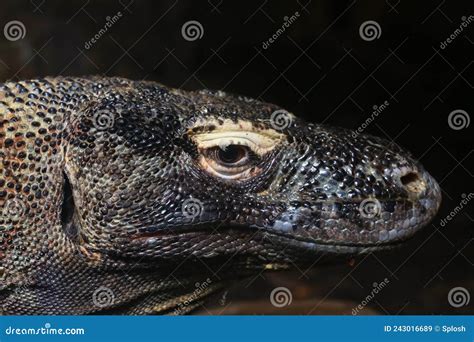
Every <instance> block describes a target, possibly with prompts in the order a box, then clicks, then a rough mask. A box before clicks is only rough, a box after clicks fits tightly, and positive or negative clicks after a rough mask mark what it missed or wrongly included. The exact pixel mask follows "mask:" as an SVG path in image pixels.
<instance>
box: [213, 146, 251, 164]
mask: <svg viewBox="0 0 474 342" xmlns="http://www.w3.org/2000/svg"><path fill="white" fill-rule="evenodd" d="M248 154H249V148H248V147H247V146H242V145H229V146H226V147H223V148H221V147H218V148H217V151H216V161H218V162H221V163H222V164H225V165H232V164H237V163H239V162H240V161H242V160H244V159H246V158H248Z"/></svg>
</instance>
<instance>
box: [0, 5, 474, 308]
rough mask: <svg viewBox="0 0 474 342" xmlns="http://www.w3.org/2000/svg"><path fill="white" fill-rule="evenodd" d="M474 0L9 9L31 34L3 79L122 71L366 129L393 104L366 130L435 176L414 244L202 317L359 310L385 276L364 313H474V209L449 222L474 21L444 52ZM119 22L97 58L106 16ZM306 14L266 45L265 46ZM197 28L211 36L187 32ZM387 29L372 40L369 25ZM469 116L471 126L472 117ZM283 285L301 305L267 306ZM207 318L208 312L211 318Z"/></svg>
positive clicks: (281, 281) (3, 64)
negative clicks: (454, 293) (438, 201)
mask: <svg viewBox="0 0 474 342" xmlns="http://www.w3.org/2000/svg"><path fill="white" fill-rule="evenodd" d="M473 7H474V6H473V2H472V1H455V2H454V1H451V2H448V1H446V2H445V1H442V2H441V1H439V2H438V1H398V2H397V1H396V0H390V1H388V0H387V1H330V0H327V1H315V0H312V1H311V0H309V1H308V0H300V1H296V2H293V1H279V2H276V1H263V2H262V1H247V2H245V1H218V0H213V1H183V0H180V1H152V0H149V1H138V0H135V1H133V0H122V1H116V0H111V1H100V2H99V1H85V0H77V1H76V0H74V1H73V0H69V1H45V0H33V1H31V2H30V1H18V0H15V1H13V0H12V1H5V0H3V1H2V2H1V3H0V26H1V27H0V28H2V30H3V27H4V25H5V24H6V23H7V22H10V21H12V20H19V21H21V22H22V23H23V24H24V26H25V28H26V34H25V37H24V38H23V39H20V40H17V41H9V40H7V39H4V35H0V81H6V80H18V79H27V78H34V77H40V76H47V75H71V76H74V75H89V74H99V75H106V76H122V77H128V78H132V79H147V80H154V81H158V82H161V83H164V84H166V85H169V86H173V87H180V88H185V89H197V88H211V89H221V90H225V91H229V92H235V93H240V94H244V95H248V96H251V97H255V98H259V99H262V100H265V101H268V102H274V103H277V104H279V105H281V106H282V107H284V108H286V109H288V110H290V111H292V112H294V113H296V114H297V115H299V116H302V117H304V118H306V119H307V120H309V121H313V122H323V123H325V124H330V125H337V126H344V127H348V128H353V129H356V128H357V127H358V126H359V125H360V124H361V123H362V122H364V121H365V120H366V119H367V118H368V117H369V116H370V114H371V112H372V110H373V109H372V108H373V106H374V105H380V104H382V103H383V102H384V101H388V103H389V106H388V107H387V108H386V109H385V110H384V111H383V112H382V113H381V114H380V115H379V116H378V117H377V118H376V120H375V121H373V122H372V123H371V124H370V125H369V126H368V128H367V129H366V130H365V132H367V133H370V134H374V135H378V136H382V137H386V138H387V139H390V140H394V141H395V142H396V143H398V144H400V145H401V146H403V147H404V148H406V149H408V150H410V151H411V152H412V153H413V154H414V156H415V157H417V158H418V159H420V160H421V162H422V163H423V164H424V165H425V167H426V169H427V170H429V171H430V172H431V173H432V175H433V176H434V177H435V178H436V179H437V180H438V181H439V183H440V185H441V187H442V189H443V204H442V208H441V210H440V212H439V215H438V216H437V217H436V218H435V219H434V220H433V222H432V224H430V225H429V226H428V227H426V229H425V230H424V231H423V232H421V233H420V234H418V235H417V236H416V237H415V238H414V239H413V240H412V241H410V242H409V243H408V244H407V245H406V246H405V247H404V248H402V249H398V250H396V251H394V252H392V253H384V254H377V255H374V254H369V255H367V256H366V257H365V258H362V259H359V260H356V261H352V262H351V261H348V262H344V263H341V264H337V265H324V264H320V263H319V262H317V261H316V263H315V265H314V267H313V268H312V269H310V270H295V271H294V272H293V274H282V273H280V274H278V273H277V274H275V273H273V274H261V275H259V276H258V277H256V278H255V279H247V280H245V281H243V282H241V283H239V284H235V286H234V287H233V288H232V289H231V290H230V291H229V292H228V293H225V294H223V295H222V294H221V295H219V296H218V297H217V298H216V299H215V300H214V302H215V303H214V304H215V307H214V308H212V306H213V305H212V304H209V305H206V308H205V309H204V310H203V311H202V312H203V313H207V312H212V313H217V314H218V313H250V314H251V313H262V312H266V313H300V314H306V313H311V314H318V313H348V314H350V313H351V310H352V308H353V307H354V306H356V305H357V304H359V303H360V302H361V301H362V300H363V299H364V298H365V297H366V296H367V295H368V294H369V293H370V291H371V290H372V286H373V283H374V282H377V283H380V282H381V281H383V280H384V279H385V278H387V279H389V281H390V282H389V284H388V285H387V286H386V287H385V288H384V289H383V290H382V291H381V292H380V293H379V294H377V295H376V297H375V298H374V299H373V300H372V301H371V302H370V303H369V305H368V307H367V308H366V309H364V310H362V312H361V313H360V314H368V313H374V312H378V313H387V314H469V313H470V314H472V313H473V311H472V300H474V299H472V300H471V305H466V306H462V307H460V308H453V307H452V306H450V305H449V303H448V299H447V297H448V292H449V290H451V289H452V288H453V287H456V286H462V287H464V288H466V289H467V290H468V291H469V292H470V293H471V295H474V291H473V289H474V279H473V278H474V277H473V275H474V268H473V260H474V258H473V257H474V253H473V235H474V234H473V217H474V215H473V214H472V208H473V204H472V203H469V205H468V206H467V207H465V208H464V209H463V210H462V211H461V212H459V213H458V214H457V215H456V216H455V217H454V219H453V220H452V221H450V222H449V223H448V224H447V225H446V226H444V227H441V225H440V222H441V219H442V218H444V217H446V215H448V214H449V213H450V212H451V211H452V210H454V208H455V207H456V206H457V205H458V204H459V203H460V201H461V200H462V197H461V196H462V194H469V193H471V192H473V174H474V170H473V168H472V165H473V159H474V156H473V154H472V151H473V149H472V147H473V144H472V143H473V127H474V124H471V125H470V126H469V127H466V128H464V129H461V130H454V129H451V128H450V127H449V125H448V115H449V113H451V112H452V111H453V110H456V109H462V110H464V111H466V112H467V113H468V115H469V116H471V117H472V115H473V114H474V105H473V103H474V101H473V95H474V91H473V86H474V78H473V75H474V66H473V56H474V54H473V52H474V48H473V47H474V45H473V44H474V34H473V33H474V21H473V22H471V24H470V25H469V26H468V27H467V28H464V31H463V32H462V33H461V34H460V35H458V36H457V37H456V38H455V39H454V40H453V42H451V43H450V44H447V46H446V48H445V49H441V48H440V43H441V42H442V41H445V40H446V38H448V37H449V36H450V35H451V34H452V33H453V32H454V30H456V29H457V28H459V26H460V24H461V22H462V17H463V16H464V17H469V16H470V15H473V14H474V11H473ZM118 11H120V12H121V13H122V17H121V18H120V20H119V21H118V22H117V23H115V24H114V25H113V26H112V27H111V28H110V29H109V30H108V31H107V33H106V34H104V35H103V36H102V37H101V38H100V39H99V40H98V41H97V42H96V43H95V44H93V46H92V47H91V48H90V49H86V48H85V43H86V42H87V41H89V40H90V39H91V38H92V37H93V36H94V35H95V34H96V33H97V32H98V31H99V30H100V29H101V28H103V26H104V24H105V22H106V17H107V16H110V17H112V16H113V15H115V14H116V13H117V12H118ZM296 11H298V13H299V14H300V16H299V17H298V18H297V20H296V21H295V22H294V23H293V24H292V25H291V26H290V27H289V28H287V29H286V31H285V33H284V34H283V35H281V36H280V37H279V38H278V39H277V40H276V41H275V42H274V43H272V44H270V46H269V47H268V48H267V49H264V48H263V42H265V41H267V40H268V39H269V38H270V37H271V36H272V35H273V34H274V33H275V32H276V31H277V30H278V28H280V27H281V25H282V24H283V22H284V17H285V16H287V17H291V15H294V13H295V12H296ZM189 20H197V21H199V22H200V24H201V25H202V27H203V30H204V31H203V36H202V37H201V39H198V40H195V41H187V40H185V39H184V38H183V36H182V34H181V27H182V26H183V24H184V23H185V22H187V21H189ZM367 20H374V21H376V22H377V23H378V24H379V25H380V27H381V35H380V37H379V38H378V39H375V40H372V41H365V40H363V39H361V36H360V35H359V27H360V26H361V24H362V23H363V22H365V21H367ZM469 118H470V117H469ZM276 286H285V287H287V288H289V289H290V290H291V291H292V293H293V303H292V304H291V305H290V306H288V307H286V308H284V309H277V308H274V307H272V306H271V304H270V303H269V295H270V292H271V290H272V289H273V288H275V287H276ZM206 310H209V311H206Z"/></svg>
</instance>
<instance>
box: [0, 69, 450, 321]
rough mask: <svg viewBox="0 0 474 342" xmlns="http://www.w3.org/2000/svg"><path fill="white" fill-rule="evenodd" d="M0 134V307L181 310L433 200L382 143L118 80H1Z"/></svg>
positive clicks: (401, 219)
mask: <svg viewBox="0 0 474 342" xmlns="http://www.w3.org/2000/svg"><path fill="white" fill-rule="evenodd" d="M0 146H1V152H0V157H1V164H0V171H1V172H0V208H1V215H0V303H1V312H2V314H89V313H95V314H102V313H103V314H154V313H175V312H178V313H186V312H189V311H191V310H193V309H195V308H196V307H197V306H198V305H200V304H201V303H202V301H203V300H204V299H205V298H206V297H208V296H209V295H210V294H211V293H215V291H217V290H218V289H220V288H222V287H223V286H225V285H226V284H228V283H229V282H230V281H232V280H235V279H239V278H241V277H245V276H249V275H255V274H258V273H257V272H261V271H262V270H264V269H278V268H285V267H288V266H291V265H309V264H311V263H312V262H314V260H315V259H316V258H317V257H318V256H321V255H335V256H337V255H343V256H353V255H358V254H361V253H368V252H371V251H376V250H379V249H384V248H390V247H391V246H395V245H399V244H400V243H401V242H403V241H405V240H406V239H407V238H409V237H411V236H412V235H413V234H414V233H415V232H416V231H418V230H419V229H420V228H421V227H422V226H423V225H426V223H427V222H428V221H429V220H430V219H432V218H433V216H434V215H435V213H436V211H437V210H438V207H439V204H440V200H441V195H440V188H439V186H438V184H437V183H436V181H435V180H434V179H433V178H432V177H431V176H430V175H429V174H428V173H427V172H426V171H425V170H424V169H423V167H422V166H421V165H420V163H419V162H417V161H416V160H414V159H413V158H412V157H411V156H410V154H408V153H407V152H405V151H403V150H402V149H401V148H400V147H398V146H397V145H395V144H394V143H389V142H387V141H385V140H383V139H380V138H377V137H373V136H369V135H360V134H356V133H355V132H352V131H349V130H346V129H342V128H331V127H327V126H323V125H317V124H307V123H304V122H302V121H301V120H300V119H298V118H296V117H294V116H293V115H292V114H290V113H288V112H287V111H285V110H283V109H281V108H279V107H277V106H275V105H272V104H268V103H263V102H259V101H257V100H253V99H251V98H247V97H242V96H233V95H229V94H226V93H224V92H222V91H209V90H200V91H184V90H178V89H172V88H168V87H166V86H163V85H161V84H158V83H154V82H145V81H131V80H127V79H123V78H100V77H91V78H88V77H84V78H63V77H57V78H45V79H36V80H28V81H21V82H8V83H4V84H0ZM177 310H178V311H177Z"/></svg>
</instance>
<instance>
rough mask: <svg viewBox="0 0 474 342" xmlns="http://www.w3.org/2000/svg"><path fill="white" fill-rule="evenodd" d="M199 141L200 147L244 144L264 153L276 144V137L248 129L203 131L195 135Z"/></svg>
mask: <svg viewBox="0 0 474 342" xmlns="http://www.w3.org/2000/svg"><path fill="white" fill-rule="evenodd" d="M193 138H194V139H195V141H197V142H198V147H199V148H200V149H209V148H212V147H221V148H225V147H226V146H229V145H243V146H247V147H248V148H250V149H251V150H252V151H253V152H254V153H255V154H257V155H263V154H265V153H267V152H269V151H271V150H272V149H273V148H274V147H275V146H276V142H275V139H272V138H270V137H267V136H265V135H263V134H260V133H255V132H248V131H247V132H246V131H226V132H211V133H201V134H197V135H195V136H194V137H193Z"/></svg>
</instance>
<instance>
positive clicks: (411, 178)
mask: <svg viewBox="0 0 474 342" xmlns="http://www.w3.org/2000/svg"><path fill="white" fill-rule="evenodd" d="M400 182H401V183H402V184H403V186H405V188H406V189H407V190H408V191H410V192H414V193H420V192H422V191H424V190H425V189H426V184H425V182H424V181H423V179H421V177H420V176H419V175H418V173H416V172H408V173H407V174H405V175H403V176H401V177H400Z"/></svg>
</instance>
